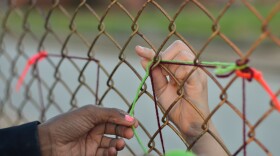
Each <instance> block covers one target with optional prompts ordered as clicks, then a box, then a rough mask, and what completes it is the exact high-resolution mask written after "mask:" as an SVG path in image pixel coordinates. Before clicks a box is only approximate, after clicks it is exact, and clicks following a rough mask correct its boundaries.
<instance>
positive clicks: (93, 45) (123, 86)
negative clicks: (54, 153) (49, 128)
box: [0, 0, 280, 155]
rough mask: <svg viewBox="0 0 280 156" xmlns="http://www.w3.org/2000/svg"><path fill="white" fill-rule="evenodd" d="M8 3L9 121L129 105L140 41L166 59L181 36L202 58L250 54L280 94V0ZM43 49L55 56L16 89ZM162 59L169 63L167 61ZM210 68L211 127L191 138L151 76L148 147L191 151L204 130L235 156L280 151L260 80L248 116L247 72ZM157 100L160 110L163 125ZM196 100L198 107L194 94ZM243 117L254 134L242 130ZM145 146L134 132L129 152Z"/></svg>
mask: <svg viewBox="0 0 280 156" xmlns="http://www.w3.org/2000/svg"><path fill="white" fill-rule="evenodd" d="M0 8H1V9H0V24H1V29H0V127H1V128H3V127H8V126H12V125H18V124H21V123H25V122H28V121H33V120H39V121H45V120H47V119H49V118H51V117H53V116H55V115H58V114H60V113H63V112H67V111H69V110H72V109H75V108H77V107H80V106H82V105H86V104H89V103H91V104H96V105H103V106H106V107H116V108H120V109H124V110H127V111H128V112H129V110H130V109H131V104H132V102H133V98H134V95H135V93H136V90H137V87H138V86H139V84H140V82H141V80H142V78H143V76H144V75H145V71H144V70H143V69H142V67H141V65H140V63H139V59H138V58H137V57H136V55H135V51H134V47H135V46H136V45H143V46H146V47H149V48H151V49H153V50H154V51H155V58H154V60H158V58H159V57H158V56H159V55H160V52H161V51H164V50H165V48H167V47H168V45H169V44H170V43H172V42H173V41H174V40H181V41H182V42H183V43H184V44H186V45H187V46H189V47H190V49H191V51H192V52H193V54H194V55H195V60H194V62H197V63H199V62H202V61H223V62H234V61H235V60H241V61H246V60H250V63H251V65H252V66H257V67H259V68H258V69H261V70H262V71H263V72H264V76H265V77H266V74H270V75H271V76H270V77H269V78H268V80H271V82H272V81H273V82H275V83H270V81H268V82H269V83H270V85H271V86H272V89H273V90H274V91H276V96H278V97H279V94H280V89H279V79H278V80H277V81H275V80H274V77H275V75H276V77H277V76H278V77H279V66H280V64H279V61H278V60H277V58H279V57H280V56H279V50H280V48H279V47H280V31H279V26H280V20H279V19H280V2H279V1H274V0H270V1H261V0H256V1H249V0H239V1H238V0H228V1H219V0H213V1H211V2H209V1H206V0H205V1H197V0H176V1H172V2H167V1H163V0H139V1H137V2H136V1H128V0H111V1H109V0H106V1H105V0H103V1H86V0H80V1H76V2H72V1H70V0H69V1H68V0H52V1H44V2H43V1H37V0H4V1H1V2H0ZM42 50H45V51H48V53H50V54H51V55H52V56H53V57H51V56H50V57H47V58H46V59H45V60H44V61H41V62H40V63H35V65H34V66H32V67H31V69H30V71H29V73H28V74H27V76H26V78H25V80H24V82H23V84H22V86H21V89H20V91H19V92H16V90H15V86H16V83H17V80H18V79H19V78H20V74H21V72H22V71H23V70H24V65H25V64H26V62H27V60H28V58H30V57H31V56H33V55H34V54H36V53H38V52H39V51H42ZM260 62H261V63H260ZM154 64H156V65H158V66H162V67H163V66H164V64H162V63H160V61H158V62H154ZM202 69H203V72H205V74H206V75H207V77H208V81H209V105H210V108H211V113H210V115H209V116H203V115H202V118H203V120H204V124H203V125H200V126H201V127H203V131H202V132H201V134H199V136H198V137H197V139H196V140H195V141H193V142H187V141H186V140H185V139H184V137H183V135H182V134H181V133H180V131H178V130H177V128H176V126H175V125H174V124H173V123H172V122H171V121H170V120H169V119H168V114H169V112H170V111H169V110H168V111H164V109H163V108H162V107H160V104H159V102H158V101H155V100H156V99H155V98H154V95H153V91H152V85H151V84H150V83H149V81H146V83H144V85H143V87H142V88H141V90H140V93H139V100H138V101H137V105H136V107H135V110H134V113H135V116H136V117H137V118H138V119H139V123H140V126H139V128H138V129H137V131H138V132H139V136H140V137H141V139H142V141H143V144H144V146H145V148H147V150H148V153H151V154H154V155H163V149H164V148H165V150H166V151H168V150H171V149H177V148H180V149H183V150H192V149H193V147H195V145H196V143H197V142H198V141H199V139H201V138H203V136H205V135H210V136H211V137H213V139H215V140H216V141H217V143H218V144H219V145H220V146H221V147H222V148H223V149H224V150H225V152H226V153H227V154H228V155H242V154H245V153H244V150H245V149H246V148H247V153H248V154H249V155H256V154H258V155H272V154H273V155H276V154H277V153H279V152H280V151H279V149H278V148H277V144H279V142H280V141H279V139H280V138H279V136H278V129H279V128H280V127H279V126H276V125H277V122H278V120H279V119H280V118H279V114H278V112H277V110H276V109H275V108H274V107H273V104H272V102H271V99H270V98H269V97H268V96H266V95H265V91H264V89H262V88H254V87H253V88H251V93H248V92H247V95H248V97H246V100H247V102H246V103H247V116H246V117H245V116H244V115H243V114H242V94H241V89H242V87H241V83H242V82H241V81H240V79H238V78H237V77H236V76H231V77H229V78H227V80H224V79H223V80H222V79H219V78H217V77H216V76H215V74H214V73H213V71H212V70H211V69H207V68H202ZM165 70H167V71H166V72H168V69H165ZM195 70H198V68H197V67H194V68H193V72H194V71H195ZM191 74H192V72H190V74H189V75H188V76H187V77H190V76H191ZM175 81H178V80H175ZM185 81H188V80H187V79H186V80H185ZM274 84H276V85H274ZM277 85H278V86H277ZM248 86H249V87H250V86H254V83H252V84H247V86H246V87H248ZM238 87H239V88H238ZM236 88H237V89H236ZM248 90H249V91H250V88H249V89H248ZM252 90H253V91H254V92H252ZM214 92H216V93H214ZM250 94H251V97H250ZM254 94H256V95H260V96H255V95H254ZM178 97H179V98H178V99H177V101H179V100H181V99H182V98H183V97H182V96H181V95H180V92H178ZM252 98H253V99H255V100H250V99H252ZM154 103H155V104H156V105H157V107H158V108H159V110H161V111H160V113H159V117H160V121H159V127H158V123H157V117H156V109H155V107H154ZM173 103H175V104H176V101H174V102H173ZM190 105H191V106H192V107H195V104H194V103H191V102H190ZM157 107H156V108H157ZM196 110H197V113H198V114H203V113H202V112H201V111H200V110H199V109H198V108H196ZM250 114H251V115H250ZM252 114H254V115H252ZM209 120H213V122H214V123H215V124H217V129H218V131H219V132H220V134H221V138H222V140H223V141H222V140H220V139H219V138H220V137H219V136H216V135H215V134H213V133H212V132H211V130H210V129H209V128H208V127H207V126H205V125H207V123H208V121H209ZM221 123H222V124H221ZM242 124H245V127H246V131H245V133H246V136H242ZM224 127H225V128H224ZM277 128H278V129H277ZM160 133H162V137H160ZM242 138H243V139H244V138H245V140H242ZM277 138H278V139H277ZM161 139H162V140H163V141H164V145H162V144H161V143H160V140H161ZM271 140H273V141H271ZM162 146H164V148H162ZM141 152H142V151H141V147H139V145H138V144H137V142H136V139H132V140H129V141H128V142H127V146H126V148H125V150H124V151H123V152H122V154H123V155H137V154H141Z"/></svg>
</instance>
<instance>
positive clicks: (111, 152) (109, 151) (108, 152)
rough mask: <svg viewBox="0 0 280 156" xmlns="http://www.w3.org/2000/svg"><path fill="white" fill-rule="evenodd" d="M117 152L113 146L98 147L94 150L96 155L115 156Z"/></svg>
mask: <svg viewBox="0 0 280 156" xmlns="http://www.w3.org/2000/svg"><path fill="white" fill-rule="evenodd" d="M117 154H118V152H117V150H116V149H115V148H114V147H110V148H98V149H97V151H96V156H116V155H117Z"/></svg>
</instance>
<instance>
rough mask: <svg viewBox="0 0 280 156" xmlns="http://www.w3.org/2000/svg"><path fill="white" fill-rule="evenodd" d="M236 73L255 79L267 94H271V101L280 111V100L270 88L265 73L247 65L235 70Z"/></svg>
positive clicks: (248, 78)
mask: <svg viewBox="0 0 280 156" xmlns="http://www.w3.org/2000/svg"><path fill="white" fill-rule="evenodd" d="M235 74H236V75H237V76H239V77H241V78H244V79H247V80H249V81H251V80H252V79H255V80H256V81H257V82H258V83H259V84H260V85H261V86H262V87H263V88H264V89H265V91H266V92H267V94H268V95H269V96H270V98H271V101H272V103H273V105H274V107H275V108H276V109H277V110H278V111H279V112H280V102H279V100H278V99H277V96H276V95H275V94H274V93H273V91H272V90H271V89H270V87H269V85H268V84H267V82H266V81H265V79H264V78H263V74H262V72H261V71H259V70H257V69H254V68H250V67H247V68H245V69H242V70H235Z"/></svg>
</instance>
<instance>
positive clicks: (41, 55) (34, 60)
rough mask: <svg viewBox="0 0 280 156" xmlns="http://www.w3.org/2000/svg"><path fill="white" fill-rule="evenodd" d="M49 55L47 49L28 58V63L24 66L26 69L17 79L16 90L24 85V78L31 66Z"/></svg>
mask: <svg viewBox="0 0 280 156" xmlns="http://www.w3.org/2000/svg"><path fill="white" fill-rule="evenodd" d="M47 56H48V53H47V52H46V51H40V52H39V53H37V54H35V55H33V56H32V57H31V58H29V59H28V61H27V63H26V65H25V67H24V70H23V72H22V73H21V75H20V77H19V79H18V81H17V85H16V91H19V90H20V87H21V86H22V83H23V81H24V78H25V76H26V74H27V72H28V71H29V68H30V66H32V65H34V64H35V63H37V62H38V61H40V60H43V59H44V58H46V57H47Z"/></svg>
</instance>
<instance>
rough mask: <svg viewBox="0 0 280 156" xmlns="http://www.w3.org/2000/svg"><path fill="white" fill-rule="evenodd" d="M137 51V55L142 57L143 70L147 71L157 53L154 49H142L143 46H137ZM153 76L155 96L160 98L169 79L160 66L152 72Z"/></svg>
mask: <svg viewBox="0 0 280 156" xmlns="http://www.w3.org/2000/svg"><path fill="white" fill-rule="evenodd" d="M135 51H136V53H137V55H138V56H140V57H141V64H142V66H143V68H144V69H146V67H147V65H148V63H149V61H151V60H152V59H153V57H154V56H155V52H154V51H153V50H152V49H149V48H145V47H141V46H136V47H135ZM151 74H152V77H153V82H154V84H153V85H154V89H155V94H156V96H157V97H159V96H160V93H161V92H162V91H161V90H162V89H163V88H165V86H166V85H167V84H168V81H167V78H166V76H165V75H164V74H163V73H162V70H161V68H160V67H159V66H157V67H155V68H154V69H153V70H152V73H151Z"/></svg>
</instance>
